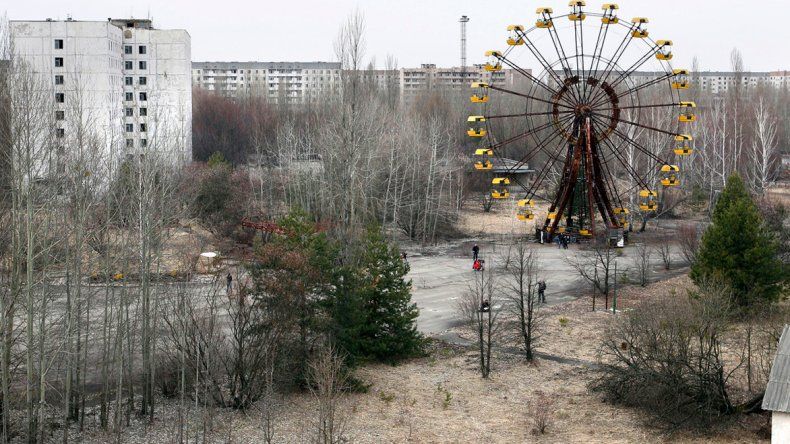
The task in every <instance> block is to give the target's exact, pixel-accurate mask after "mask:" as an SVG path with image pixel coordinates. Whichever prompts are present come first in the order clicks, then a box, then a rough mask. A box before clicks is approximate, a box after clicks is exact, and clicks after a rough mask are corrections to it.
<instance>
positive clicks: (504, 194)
mask: <svg viewBox="0 0 790 444" xmlns="http://www.w3.org/2000/svg"><path fill="white" fill-rule="evenodd" d="M491 197H493V198H494V199H507V198H508V197H510V192H509V191H508V190H493V191H491Z"/></svg>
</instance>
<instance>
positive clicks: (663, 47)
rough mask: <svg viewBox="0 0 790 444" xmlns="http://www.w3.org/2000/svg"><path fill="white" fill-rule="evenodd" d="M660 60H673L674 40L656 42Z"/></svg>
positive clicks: (657, 56)
mask: <svg viewBox="0 0 790 444" xmlns="http://www.w3.org/2000/svg"><path fill="white" fill-rule="evenodd" d="M656 46H657V47H658V51H657V52H656V58H657V59H658V60H672V40H659V41H657V42H656Z"/></svg>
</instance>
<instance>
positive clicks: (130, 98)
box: [124, 92, 134, 102]
mask: <svg viewBox="0 0 790 444" xmlns="http://www.w3.org/2000/svg"><path fill="white" fill-rule="evenodd" d="M124 99H126V100H127V101H129V102H131V101H132V100H134V93H130V92H128V93H125V95H124Z"/></svg>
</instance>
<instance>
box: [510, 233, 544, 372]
mask: <svg viewBox="0 0 790 444" xmlns="http://www.w3.org/2000/svg"><path fill="white" fill-rule="evenodd" d="M539 267H540V256H539V255H538V253H537V252H536V251H535V250H534V249H533V248H532V247H531V246H530V245H529V244H528V243H527V242H526V241H525V240H523V239H522V240H519V241H518V242H517V243H516V244H515V245H514V246H513V250H512V254H511V256H510V266H509V267H508V272H509V274H510V276H509V277H510V279H508V284H507V286H508V290H509V291H508V299H509V300H510V303H511V304H512V306H513V310H514V311H515V315H516V325H515V326H516V327H517V330H518V335H519V337H520V339H521V341H522V343H523V347H524V357H525V358H526V359H527V361H531V360H532V359H533V357H534V355H533V351H534V349H535V345H536V344H537V343H538V340H539V339H540V327H541V321H542V319H543V316H542V313H541V312H540V310H538V309H537V306H538V304H539V302H540V301H539V300H538V290H537V286H538V273H539V271H540V268H539Z"/></svg>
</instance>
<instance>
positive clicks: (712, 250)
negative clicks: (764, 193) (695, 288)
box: [691, 174, 784, 306]
mask: <svg viewBox="0 0 790 444" xmlns="http://www.w3.org/2000/svg"><path fill="white" fill-rule="evenodd" d="M776 252H777V246H776V242H775V240H774V239H773V237H772V236H771V235H770V233H768V232H767V231H766V230H765V227H764V224H763V219H762V217H761V215H760V212H759V210H758V208H757V206H756V205H755V203H754V201H753V200H752V198H751V197H750V196H749V194H748V192H747V191H746V187H745V186H744V184H743V181H742V180H741V178H740V176H738V175H737V174H733V175H732V176H730V177H729V179H728V180H727V186H726V187H725V188H724V190H723V191H722V193H721V195H720V196H719V199H718V201H717V203H716V207H715V209H714V212H713V218H712V224H711V225H710V226H709V227H708V229H707V230H706V231H705V234H704V235H703V236H702V242H701V244H700V250H699V253H698V255H697V261H696V262H695V263H694V265H693V266H692V268H691V278H692V279H693V280H694V282H696V283H697V284H700V283H701V282H702V281H704V280H705V279H710V278H718V279H723V280H725V281H727V282H728V283H729V284H730V285H731V286H732V289H733V291H734V294H735V297H736V301H737V302H738V303H739V304H740V305H742V306H745V305H749V304H750V303H751V302H753V301H762V300H767V301H773V300H776V298H777V297H778V295H779V292H780V291H781V284H782V281H783V279H784V278H783V270H782V263H781V262H780V261H779V259H778V258H777V257H776Z"/></svg>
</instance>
